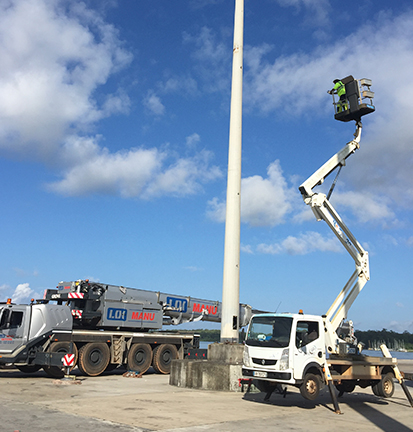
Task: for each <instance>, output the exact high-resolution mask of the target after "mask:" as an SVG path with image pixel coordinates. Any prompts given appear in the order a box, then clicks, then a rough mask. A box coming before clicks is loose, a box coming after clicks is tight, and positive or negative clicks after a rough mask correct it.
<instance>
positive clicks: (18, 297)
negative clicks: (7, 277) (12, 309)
mask: <svg viewBox="0 0 413 432" xmlns="http://www.w3.org/2000/svg"><path fill="white" fill-rule="evenodd" d="M33 294H34V291H33V290H32V289H31V288H30V286H29V284H28V283H22V284H19V285H17V287H16V289H15V290H14V293H13V294H12V300H13V303H21V302H22V301H23V300H27V299H29V298H30V296H32V295H33Z"/></svg>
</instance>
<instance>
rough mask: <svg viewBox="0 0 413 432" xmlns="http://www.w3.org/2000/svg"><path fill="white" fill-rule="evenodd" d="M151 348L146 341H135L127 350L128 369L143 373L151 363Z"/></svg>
mask: <svg viewBox="0 0 413 432" xmlns="http://www.w3.org/2000/svg"><path fill="white" fill-rule="evenodd" d="M152 355H153V354H152V348H151V346H150V345H149V344H146V343H136V344H133V345H132V346H131V347H130V350H129V352H128V364H127V366H128V369H129V370H131V371H136V372H139V373H141V374H144V373H145V372H146V371H147V370H148V369H149V368H150V367H151V364H152Z"/></svg>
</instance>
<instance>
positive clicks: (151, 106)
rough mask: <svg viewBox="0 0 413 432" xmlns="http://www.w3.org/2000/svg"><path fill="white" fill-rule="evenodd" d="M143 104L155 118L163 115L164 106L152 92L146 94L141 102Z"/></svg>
mask: <svg viewBox="0 0 413 432" xmlns="http://www.w3.org/2000/svg"><path fill="white" fill-rule="evenodd" d="M143 104H144V105H145V107H146V108H147V109H148V110H149V112H150V113H151V114H155V115H157V116H161V115H163V114H165V106H164V105H163V103H162V102H161V98H160V97H159V96H158V95H157V94H155V93H154V92H153V91H152V90H149V91H148V94H147V95H146V97H145V99H144V100H143Z"/></svg>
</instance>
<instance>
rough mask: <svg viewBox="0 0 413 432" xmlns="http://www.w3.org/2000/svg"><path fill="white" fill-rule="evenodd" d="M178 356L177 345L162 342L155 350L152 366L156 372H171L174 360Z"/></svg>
mask: <svg viewBox="0 0 413 432" xmlns="http://www.w3.org/2000/svg"><path fill="white" fill-rule="evenodd" d="M177 358H178V350H177V348H176V346H175V345H171V344H162V345H159V346H157V347H156V348H155V349H154V350H153V361H152V366H153V368H154V369H155V371H156V372H158V373H161V374H169V373H170V372H171V365H172V360H175V359H177Z"/></svg>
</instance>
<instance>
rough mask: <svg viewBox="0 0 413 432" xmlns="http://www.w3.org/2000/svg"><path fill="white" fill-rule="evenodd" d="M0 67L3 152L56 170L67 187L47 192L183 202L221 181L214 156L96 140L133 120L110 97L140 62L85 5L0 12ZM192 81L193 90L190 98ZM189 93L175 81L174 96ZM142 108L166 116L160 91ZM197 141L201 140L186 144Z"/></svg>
mask: <svg viewBox="0 0 413 432" xmlns="http://www.w3.org/2000/svg"><path fill="white" fill-rule="evenodd" d="M0 58H1V59H2V61H1V63H0V92H1V95H2V97H1V98H0V150H3V151H9V152H14V153H19V154H20V155H21V156H23V157H27V158H30V159H33V157H35V158H38V159H40V160H42V161H43V162H44V163H45V164H47V165H48V166H52V167H53V168H56V167H58V168H59V173H61V175H62V178H61V179H60V180H58V181H55V182H52V183H51V184H49V185H47V187H48V188H49V190H52V191H54V192H56V193H59V194H63V195H70V196H75V195H85V194H93V193H103V194H119V195H121V196H122V197H137V196H141V197H145V198H148V197H152V196H160V195H162V194H164V193H169V194H172V195H181V196H182V195H185V194H190V193H194V192H195V191H198V190H200V187H201V186H200V185H201V184H202V183H204V182H207V181H211V180H213V179H215V178H217V177H219V176H220V175H221V173H220V170H219V169H218V168H217V167H215V166H209V161H210V159H211V156H210V155H208V156H207V153H206V152H202V151H201V152H199V153H198V154H195V155H193V156H189V157H186V158H179V157H178V156H175V157H172V155H170V154H168V153H167V152H166V151H160V150H158V149H156V148H149V149H144V148H138V146H137V147H136V148H131V149H125V150H122V151H117V152H111V151H110V150H109V148H108V147H103V146H101V141H103V140H102V137H100V136H99V135H95V136H93V135H91V134H90V130H91V129H92V128H94V127H95V125H96V122H98V121H99V120H101V119H102V118H104V117H107V116H110V115H113V114H116V113H127V112H128V110H129V106H130V100H129V97H128V96H127V94H126V93H125V91H124V90H123V89H122V88H119V89H118V90H116V91H114V92H113V93H111V94H105V93H104V88H103V85H104V84H106V83H107V81H108V80H109V78H110V77H111V76H112V75H113V74H114V73H116V72H117V71H119V70H121V69H122V68H124V67H126V66H127V65H128V64H129V63H130V62H131V60H132V55H131V54H130V53H129V52H128V51H126V50H125V49H124V48H123V43H122V41H121V40H120V39H119V35H118V32H117V30H116V29H115V28H114V27H113V26H112V25H110V24H108V23H106V22H105V21H104V20H103V18H102V16H101V15H99V13H98V12H97V11H94V10H91V9H88V8H87V7H86V6H85V4H84V3H81V2H69V3H67V4H66V3H63V2H61V1H60V0H19V1H17V0H10V1H9V2H3V3H0ZM192 81H193V80H191V79H189V78H188V79H186V80H185V83H187V84H186V85H188V88H190V87H191V86H192V87H193V82H192ZM183 85H184V84H183V83H182V82H175V83H173V82H172V81H168V86H167V87H168V88H173V87H174V86H175V88H176V87H177V86H181V88H182V86H183ZM161 91H170V90H168V89H167V88H165V89H163V90H162V88H161ZM144 104H145V107H146V109H147V110H148V111H149V112H150V113H151V114H154V115H157V116H161V115H163V114H164V113H165V106H164V104H163V103H162V101H161V98H160V96H159V95H158V94H157V93H156V92H155V91H153V90H150V91H148V93H147V95H146V97H145V100H144ZM197 141H199V136H197V135H196V134H193V135H192V136H191V137H188V139H187V142H188V144H191V143H192V144H195V143H196V142H197Z"/></svg>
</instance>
